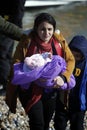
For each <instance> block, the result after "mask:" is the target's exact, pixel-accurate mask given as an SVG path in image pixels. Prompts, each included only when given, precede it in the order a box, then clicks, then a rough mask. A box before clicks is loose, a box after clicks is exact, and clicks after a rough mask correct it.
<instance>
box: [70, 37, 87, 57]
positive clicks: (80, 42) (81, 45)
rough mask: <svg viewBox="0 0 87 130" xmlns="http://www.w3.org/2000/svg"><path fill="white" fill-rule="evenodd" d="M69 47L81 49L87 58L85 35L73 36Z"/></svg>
mask: <svg viewBox="0 0 87 130" xmlns="http://www.w3.org/2000/svg"><path fill="white" fill-rule="evenodd" d="M69 47H70V49H71V48H75V49H78V50H80V51H81V53H82V54H83V55H84V57H85V58H87V39H86V38H85V37H84V36H81V35H77V36H75V37H73V39H72V40H71V42H70V43H69Z"/></svg>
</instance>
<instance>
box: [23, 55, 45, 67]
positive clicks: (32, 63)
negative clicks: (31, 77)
mask: <svg viewBox="0 0 87 130" xmlns="http://www.w3.org/2000/svg"><path fill="white" fill-rule="evenodd" d="M25 63H26V65H27V66H29V68H30V69H35V68H37V67H40V66H43V65H44V63H45V60H44V59H43V57H42V56H40V55H39V56H38V55H37V56H32V57H26V58H25Z"/></svg>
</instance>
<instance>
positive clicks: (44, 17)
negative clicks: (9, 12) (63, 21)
mask: <svg viewBox="0 0 87 130" xmlns="http://www.w3.org/2000/svg"><path fill="white" fill-rule="evenodd" d="M45 21H46V22H48V23H50V24H52V25H53V27H54V31H55V28H56V21H55V19H54V18H53V17H52V16H51V15H50V14H48V13H40V14H39V15H37V17H36V18H35V21H34V27H33V30H34V31H35V32H37V28H38V26H39V25H40V24H41V23H42V22H45Z"/></svg>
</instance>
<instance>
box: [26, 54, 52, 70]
mask: <svg viewBox="0 0 87 130" xmlns="http://www.w3.org/2000/svg"><path fill="white" fill-rule="evenodd" d="M51 60H52V53H50V52H45V53H42V54H34V55H32V56H30V57H26V58H25V59H24V65H23V71H24V72H29V71H31V70H33V69H36V68H37V67H41V66H43V65H45V64H46V63H48V62H51Z"/></svg>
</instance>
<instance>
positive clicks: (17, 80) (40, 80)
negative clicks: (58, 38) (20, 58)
mask: <svg viewBox="0 0 87 130" xmlns="http://www.w3.org/2000/svg"><path fill="white" fill-rule="evenodd" d="M65 69H66V62H65V60H64V59H63V58H61V57H60V56H58V55H55V56H53V58H52V61H51V62H49V63H47V64H45V65H44V66H42V67H39V68H36V69H34V70H32V71H30V72H24V71H23V63H17V64H14V77H13V80H12V83H13V84H15V85H20V86H21V87H23V88H25V89H28V88H29V85H30V84H31V82H33V81H34V82H35V83H36V84H37V85H39V86H41V87H44V88H53V86H54V81H53V79H54V78H55V77H56V76H57V75H59V74H60V73H62V72H64V71H65ZM74 86H75V78H74V76H73V75H71V77H70V82H68V83H64V85H63V86H62V87H61V89H71V88H73V87H74Z"/></svg>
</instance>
